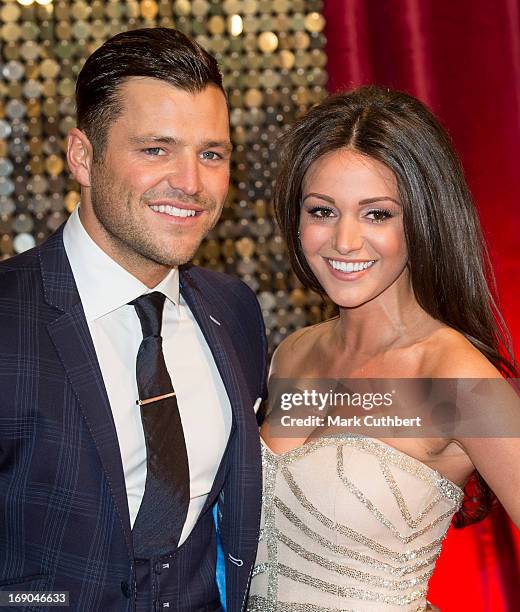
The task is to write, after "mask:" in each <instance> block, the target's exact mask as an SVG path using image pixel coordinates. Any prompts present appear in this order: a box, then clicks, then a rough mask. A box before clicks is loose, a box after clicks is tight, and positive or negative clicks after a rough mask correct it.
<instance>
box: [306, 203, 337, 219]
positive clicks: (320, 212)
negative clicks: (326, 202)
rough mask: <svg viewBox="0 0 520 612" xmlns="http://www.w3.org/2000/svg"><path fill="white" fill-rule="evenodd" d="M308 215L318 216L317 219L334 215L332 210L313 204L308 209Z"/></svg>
mask: <svg viewBox="0 0 520 612" xmlns="http://www.w3.org/2000/svg"><path fill="white" fill-rule="evenodd" d="M309 215H311V217H318V218H319V219H327V218H329V217H332V216H334V211H333V210H332V209H331V208H326V207H324V206H314V207H313V208H310V209H309Z"/></svg>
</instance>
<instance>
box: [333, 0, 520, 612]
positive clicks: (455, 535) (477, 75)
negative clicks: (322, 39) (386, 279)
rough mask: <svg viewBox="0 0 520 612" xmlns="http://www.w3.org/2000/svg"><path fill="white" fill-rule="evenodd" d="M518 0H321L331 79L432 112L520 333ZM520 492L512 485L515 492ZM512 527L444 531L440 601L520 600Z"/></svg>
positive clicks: (492, 604)
mask: <svg viewBox="0 0 520 612" xmlns="http://www.w3.org/2000/svg"><path fill="white" fill-rule="evenodd" d="M519 4H520V0H325V7H324V13H325V17H326V19H327V27H326V35H327V40H328V42H327V54H328V72H329V89H330V91H337V90H340V89H348V88H352V87H355V86H357V85H361V84H366V83H377V84H379V85H384V86H387V87H394V88H397V89H401V90H404V91H407V92H409V93H411V94H413V95H415V96H417V97H418V98H420V99H421V100H423V101H424V102H426V103H427V104H428V105H429V106H430V107H431V108H432V109H433V110H434V111H435V113H436V114H437V115H438V116H439V117H440V119H441V120H442V122H443V123H444V125H445V126H446V127H447V129H448V131H449V133H450V134H451V137H452V139H453V141H454V143H455V147H456V149H457V151H458V153H459V155H460V157H461V159H462V163H463V165H464V168H465V170H466V174H467V178H468V182H469V185H470V188H471V191H472V193H473V195H474V197H475V200H476V202H477V206H478V208H479V212H480V216H481V219H482V224H483V227H484V233H485V235H486V238H487V241H488V244H489V247H490V252H491V256H492V260H493V264H494V269H495V273H496V277H497V284H498V292H499V298H500V306H501V310H502V312H503V314H504V316H505V318H506V321H507V324H508V326H509V329H510V331H511V332H512V334H513V338H514V340H515V343H516V346H517V347H518V346H519V342H520V313H519V312H518V311H517V310H516V309H515V296H516V292H517V287H518V285H519V282H520V271H519V269H518V264H519V258H518V257H517V256H516V244H517V236H519V235H520V214H519V204H518V203H517V199H518V198H519V197H520V6H519ZM519 494H520V493H519ZM518 559H520V537H519V535H518V530H516V529H515V528H514V527H512V525H511V523H510V522H509V520H508V519H507V517H505V516H504V514H503V511H501V510H498V511H496V512H494V513H493V515H492V516H491V517H490V518H488V519H487V520H486V521H484V522H483V523H482V524H480V525H477V526H474V527H470V528H467V529H464V530H462V531H454V530H453V529H452V530H450V532H449V536H448V538H447V540H446V542H445V547H444V549H443V552H442V555H441V558H440V560H439V564H438V568H437V570H436V573H435V576H434V578H433V579H432V583H431V590H430V598H431V600H432V601H433V602H434V603H436V604H437V605H439V606H440V607H441V609H442V611H443V612H452V611H453V612H455V611H457V612H461V611H466V610H470V609H471V610H472V611H474V612H481V611H482V612H484V611H485V612H488V611H492V612H495V611H496V612H509V611H511V612H513V611H515V612H516V611H517V610H519V609H520V569H519V563H518Z"/></svg>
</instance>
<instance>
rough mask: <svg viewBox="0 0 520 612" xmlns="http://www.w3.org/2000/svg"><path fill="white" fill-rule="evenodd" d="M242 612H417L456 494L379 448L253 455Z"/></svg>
mask: <svg viewBox="0 0 520 612" xmlns="http://www.w3.org/2000/svg"><path fill="white" fill-rule="evenodd" d="M262 461H263V469H264V491H263V509H262V532H261V533H262V538H261V540H260V543H259V548H258V555H257V560H256V563H255V567H254V569H253V574H252V576H253V577H252V581H251V591H250V598H249V602H248V606H247V610H248V611H249V612H260V611H261V612H289V611H290V612H365V611H367V612H368V611H370V612H390V611H393V610H396V611H397V610H400V611H407V612H419V611H422V610H427V609H428V603H427V601H426V593H427V590H428V581H429V579H430V577H431V575H432V572H433V569H434V566H435V562H436V560H437V558H438V556H439V553H440V549H441V544H442V541H443V539H444V537H445V535H446V531H447V529H448V527H449V524H450V520H451V518H452V516H453V514H454V513H455V512H456V511H457V510H458V508H459V507H460V504H461V502H462V498H463V492H462V490H461V489H460V488H459V487H457V486H456V485H455V484H453V483H452V482H450V481H449V480H447V479H446V478H444V477H442V476H441V475H440V474H439V473H438V472H436V471H435V470H433V469H431V468H429V467H428V466H426V465H424V464H422V463H421V462H419V461H417V460H416V459H414V458H412V457H410V456H408V455H406V454H404V453H402V452H400V451H398V450H396V449H394V448H392V447H391V446H389V445H387V444H386V443H384V442H382V441H380V440H375V439H370V438H365V437H361V436H354V435H352V436H348V437H330V438H322V439H319V440H315V441H313V442H309V443H307V444H305V445H303V446H301V447H298V448H295V449H293V450H290V451H287V452H286V453H282V454H280V455H276V454H274V453H273V452H272V451H270V450H269V449H268V448H267V447H266V446H265V445H263V448H262Z"/></svg>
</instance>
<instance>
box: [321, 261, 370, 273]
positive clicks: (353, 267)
mask: <svg viewBox="0 0 520 612" xmlns="http://www.w3.org/2000/svg"><path fill="white" fill-rule="evenodd" d="M328 261H329V264H330V265H331V266H332V268H334V270H339V271H340V272H361V270H366V269H367V268H370V266H372V265H373V264H374V263H375V260H374V259H373V260H371V261H356V262H355V263H353V262H351V261H348V262H347V261H337V260H336V259H329V260H328Z"/></svg>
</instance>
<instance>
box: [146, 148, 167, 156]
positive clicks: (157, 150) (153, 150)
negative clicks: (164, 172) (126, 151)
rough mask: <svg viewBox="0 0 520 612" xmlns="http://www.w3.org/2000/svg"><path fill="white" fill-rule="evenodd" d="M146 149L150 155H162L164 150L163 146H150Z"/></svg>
mask: <svg viewBox="0 0 520 612" xmlns="http://www.w3.org/2000/svg"><path fill="white" fill-rule="evenodd" d="M144 151H145V153H147V154H148V155H151V156H157V155H160V154H161V152H162V151H163V150H162V149H161V147H148V148H146V149H145V150H144Z"/></svg>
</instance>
